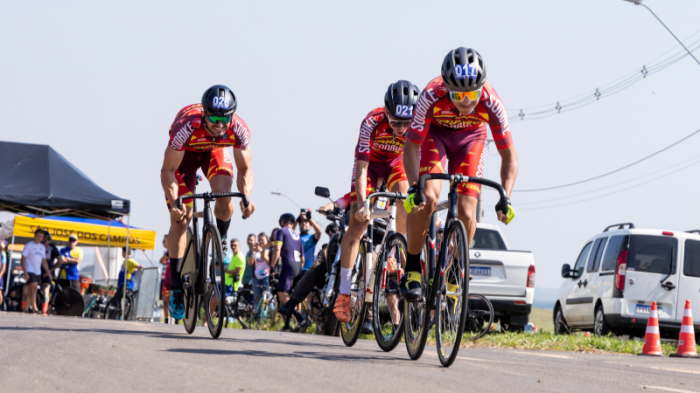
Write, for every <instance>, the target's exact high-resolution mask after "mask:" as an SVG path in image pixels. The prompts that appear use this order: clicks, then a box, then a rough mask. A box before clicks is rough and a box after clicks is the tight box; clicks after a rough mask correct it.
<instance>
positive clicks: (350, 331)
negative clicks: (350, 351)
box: [340, 242, 367, 347]
mask: <svg viewBox="0 0 700 393" xmlns="http://www.w3.org/2000/svg"><path fill="white" fill-rule="evenodd" d="M357 256H358V258H357V260H356V261H355V267H354V268H353V272H352V278H351V281H350V322H343V323H342V324H341V325H340V336H341V337H342V338H343V343H345V345H347V346H348V347H352V346H353V345H355V343H356V342H357V339H358V338H360V333H361V332H362V324H363V323H364V322H365V314H366V312H367V303H365V292H367V284H366V282H365V269H366V268H367V266H366V262H367V261H366V260H365V244H364V242H360V249H359V253H358V254H357Z"/></svg>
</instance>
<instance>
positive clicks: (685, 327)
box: [671, 300, 698, 358]
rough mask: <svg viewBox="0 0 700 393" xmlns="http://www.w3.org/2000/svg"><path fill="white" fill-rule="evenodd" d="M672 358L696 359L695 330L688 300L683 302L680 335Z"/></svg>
mask: <svg viewBox="0 0 700 393" xmlns="http://www.w3.org/2000/svg"><path fill="white" fill-rule="evenodd" d="M671 356H672V357H679V358H697V357H698V350H697V348H695V330H694V329H693V313H692V311H691V309H690V300H686V301H685V311H684V312H683V323H682V324H681V334H680V336H679V337H678V349H677V350H676V353H672V354H671Z"/></svg>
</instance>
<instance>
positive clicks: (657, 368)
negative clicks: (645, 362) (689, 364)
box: [647, 367, 700, 374]
mask: <svg viewBox="0 0 700 393" xmlns="http://www.w3.org/2000/svg"><path fill="white" fill-rule="evenodd" d="M647 368H653V369H655V370H663V371H675V372H679V373H691V374H700V371H693V370H678V369H675V368H663V367H647Z"/></svg>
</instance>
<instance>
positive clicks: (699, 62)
mask: <svg viewBox="0 0 700 393" xmlns="http://www.w3.org/2000/svg"><path fill="white" fill-rule="evenodd" d="M635 4H637V5H641V6H642V7H644V8H646V9H648V10H649V12H651V14H652V15H654V17H655V18H656V19H657V20H658V21H659V23H661V24H662V25H663V26H664V27H665V28H666V30H668V32H669V33H671V35H672V36H673V38H675V39H676V41H678V43H679V44H681V46H682V47H683V49H685V50H686V52H688V54H689V55H690V56H691V57H692V58H693V59H694V60H695V62H696V63H698V65H700V61H698V59H696V58H695V56H693V54H692V53H691V52H690V51H689V50H688V48H686V47H685V45H683V43H682V42H681V40H679V39H678V37H676V35H675V34H673V32H672V31H671V29H669V28H668V26H666V24H665V23H664V22H663V21H662V20H661V18H659V17H658V16H657V15H656V14H655V13H654V11H652V10H651V8H649V7H647V6H646V5H645V4H642V3H641V2H639V3H635Z"/></svg>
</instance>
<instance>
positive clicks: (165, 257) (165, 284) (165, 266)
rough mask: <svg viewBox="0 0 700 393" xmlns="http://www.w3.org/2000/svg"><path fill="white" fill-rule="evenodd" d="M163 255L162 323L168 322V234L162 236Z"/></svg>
mask: <svg viewBox="0 0 700 393" xmlns="http://www.w3.org/2000/svg"><path fill="white" fill-rule="evenodd" d="M163 248H165V250H164V251H163V256H162V257H161V258H160V264H161V265H163V272H162V273H161V275H160V298H161V300H163V315H164V316H165V319H164V321H163V322H164V323H166V324H167V323H170V322H171V321H170V310H169V309H168V304H169V303H170V256H169V255H168V235H167V234H166V235H165V236H163Z"/></svg>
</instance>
